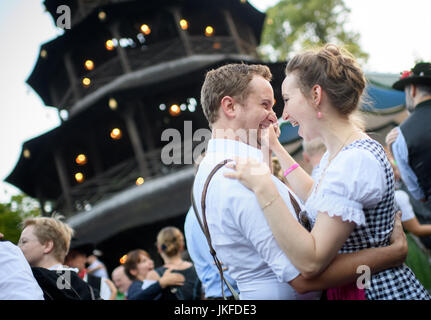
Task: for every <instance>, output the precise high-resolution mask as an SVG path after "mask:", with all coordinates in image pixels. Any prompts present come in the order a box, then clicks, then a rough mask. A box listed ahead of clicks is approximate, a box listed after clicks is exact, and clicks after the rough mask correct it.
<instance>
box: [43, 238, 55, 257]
mask: <svg viewBox="0 0 431 320" xmlns="http://www.w3.org/2000/svg"><path fill="white" fill-rule="evenodd" d="M43 246H44V248H43V253H46V254H48V253H51V252H52V250H54V241H52V240H48V241H47V242H45V244H44V245H43Z"/></svg>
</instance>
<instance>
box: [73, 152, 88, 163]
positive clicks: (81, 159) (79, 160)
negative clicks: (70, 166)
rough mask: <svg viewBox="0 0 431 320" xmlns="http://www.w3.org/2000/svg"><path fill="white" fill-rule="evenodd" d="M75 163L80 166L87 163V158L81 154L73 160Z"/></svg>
mask: <svg viewBox="0 0 431 320" xmlns="http://www.w3.org/2000/svg"><path fill="white" fill-rule="evenodd" d="M75 162H76V164H79V165H80V166H82V165H84V164H86V163H87V157H86V156H85V154H83V153H81V154H79V155H78V156H77V157H76V158H75Z"/></svg>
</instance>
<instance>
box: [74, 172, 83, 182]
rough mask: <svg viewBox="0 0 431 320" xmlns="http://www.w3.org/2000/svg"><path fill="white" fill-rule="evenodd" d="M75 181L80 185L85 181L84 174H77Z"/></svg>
mask: <svg viewBox="0 0 431 320" xmlns="http://www.w3.org/2000/svg"><path fill="white" fill-rule="evenodd" d="M75 180H76V181H77V182H79V183H81V182H82V181H84V175H83V174H82V172H78V173H76V174H75Z"/></svg>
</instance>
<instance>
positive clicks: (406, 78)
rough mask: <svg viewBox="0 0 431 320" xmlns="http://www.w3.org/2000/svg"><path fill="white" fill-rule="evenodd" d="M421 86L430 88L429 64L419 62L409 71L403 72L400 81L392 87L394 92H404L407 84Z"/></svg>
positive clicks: (430, 67) (430, 65)
mask: <svg viewBox="0 0 431 320" xmlns="http://www.w3.org/2000/svg"><path fill="white" fill-rule="evenodd" d="M411 83H412V84H422V85H426V86H430V87H431V63H428V62H419V63H417V64H416V65H415V67H414V68H413V69H411V71H404V72H403V73H402V74H401V77H400V80H398V81H397V82H395V83H394V84H393V85H392V88H394V89H395V90H400V91H404V87H405V86H406V85H408V84H411Z"/></svg>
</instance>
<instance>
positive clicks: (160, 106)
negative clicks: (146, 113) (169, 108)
mask: <svg viewBox="0 0 431 320" xmlns="http://www.w3.org/2000/svg"><path fill="white" fill-rule="evenodd" d="M159 109H160V111H165V110H166V104H164V103H162V104H160V105H159Z"/></svg>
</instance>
